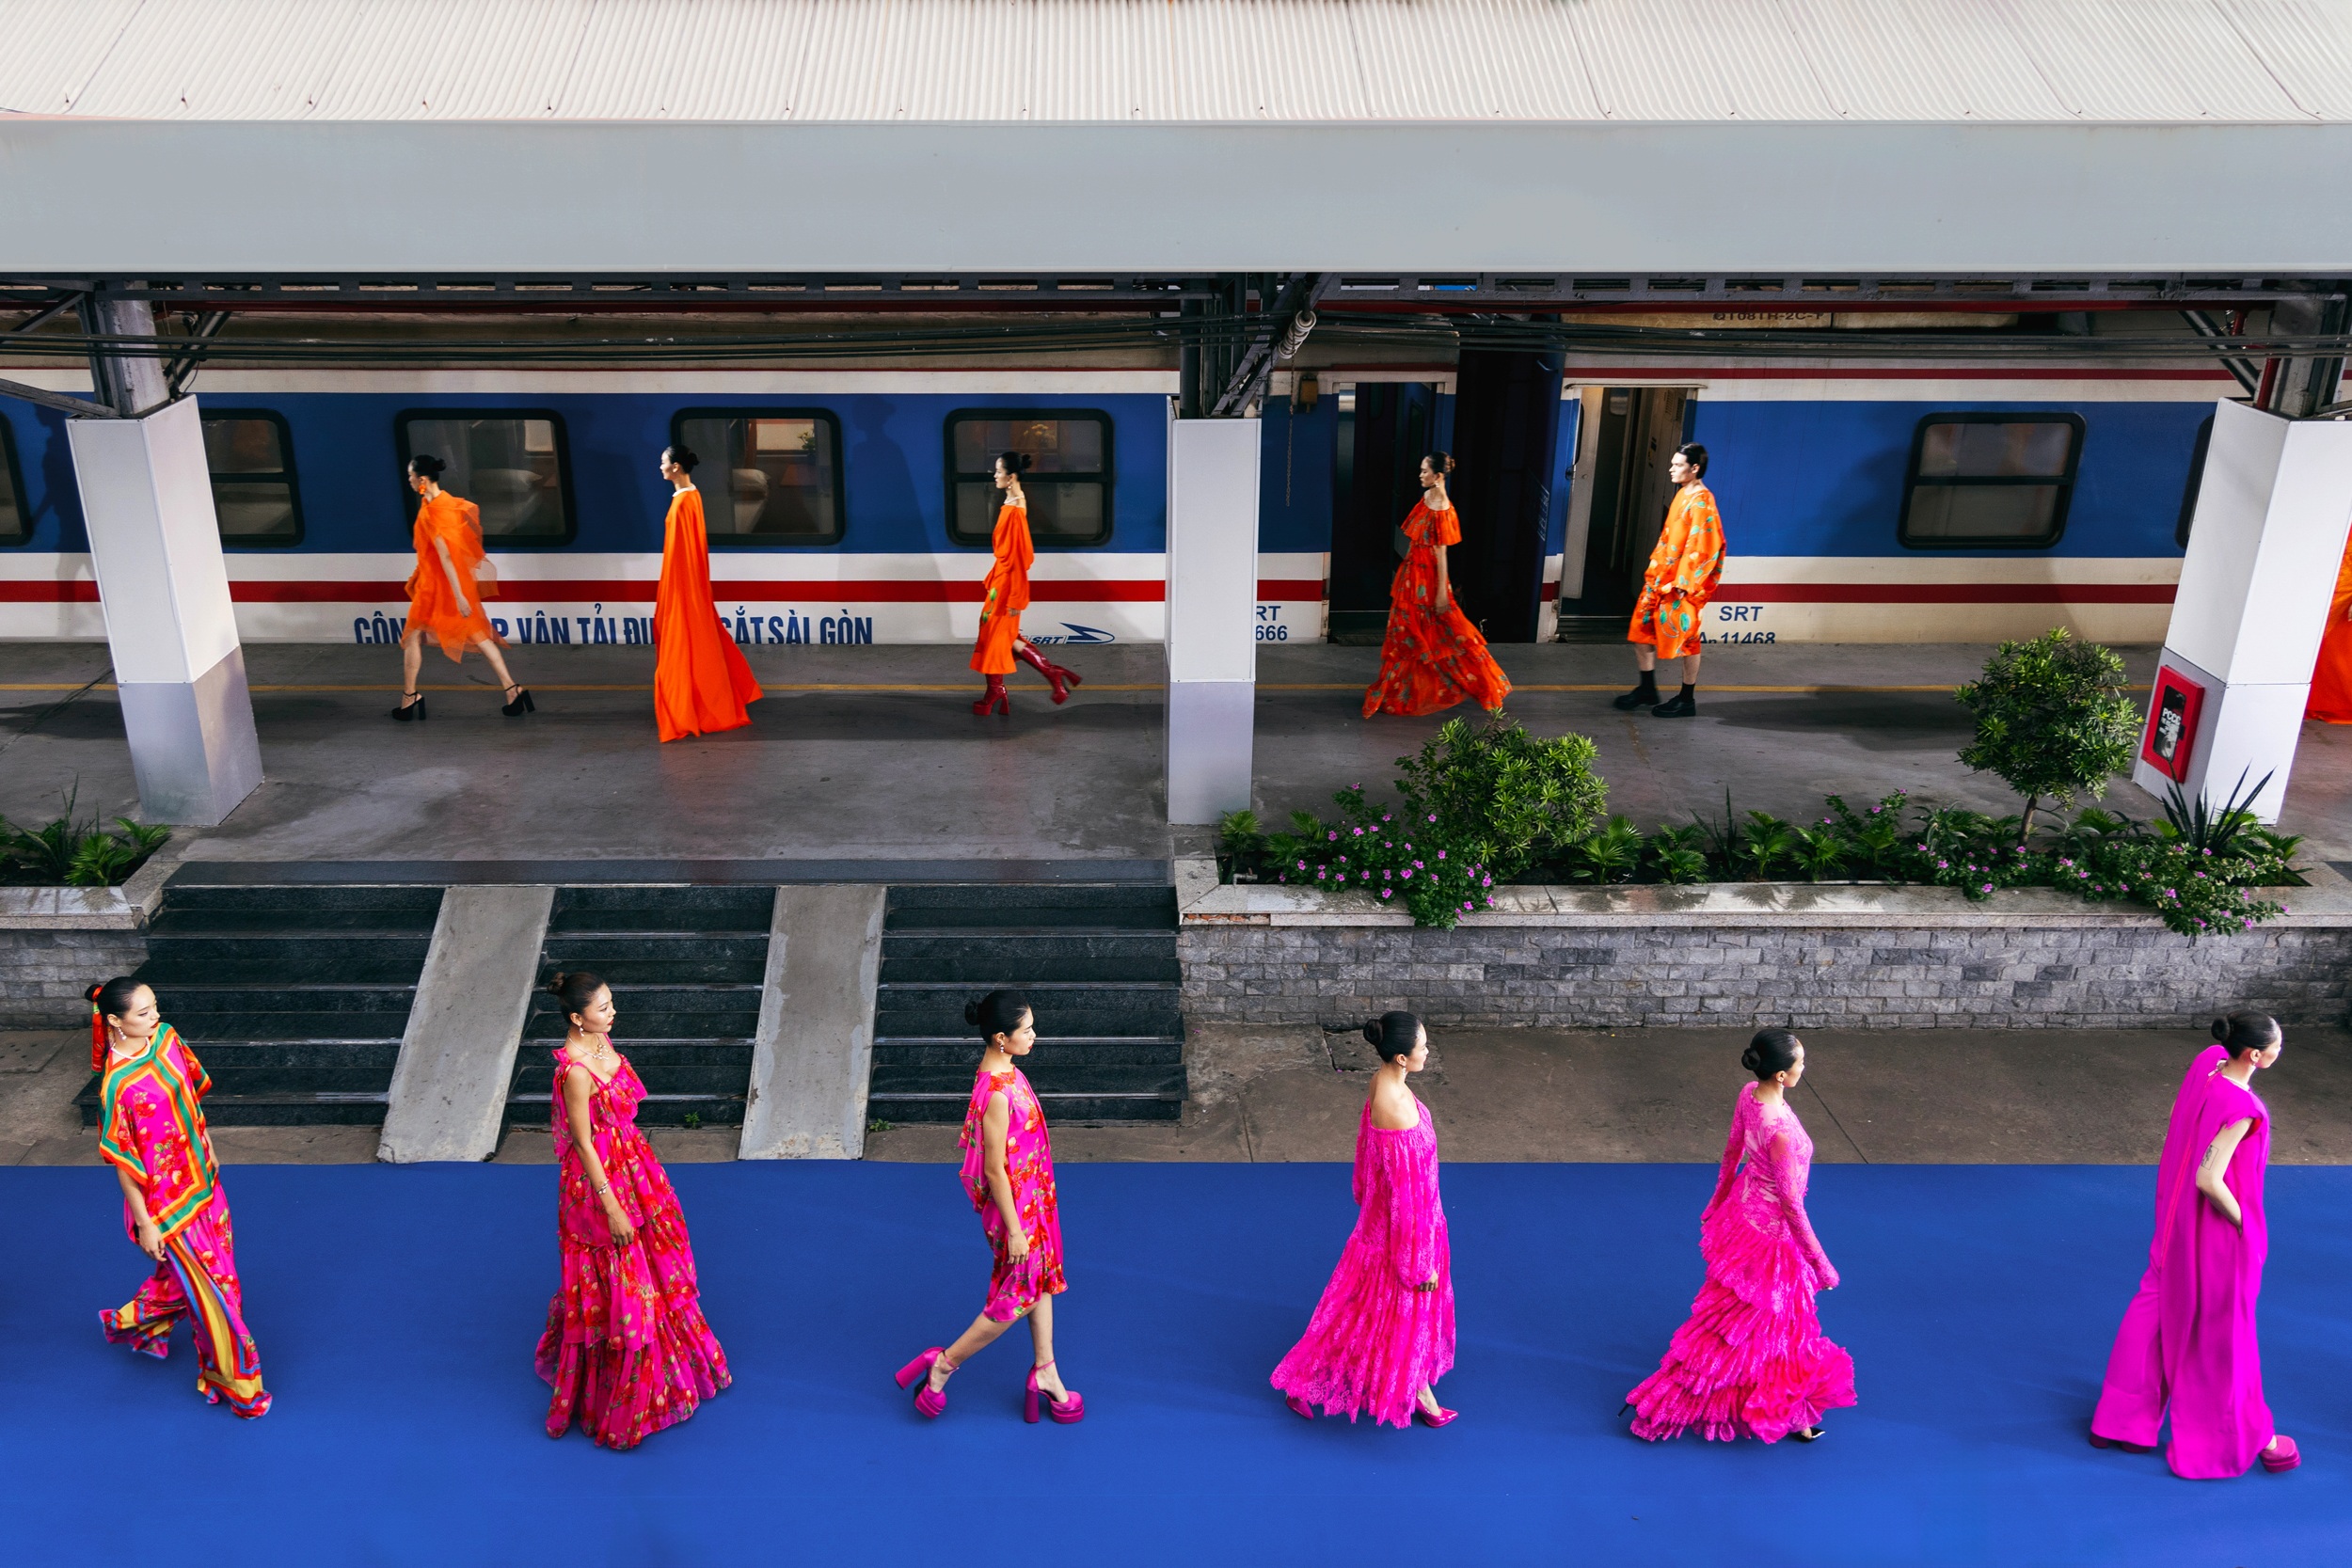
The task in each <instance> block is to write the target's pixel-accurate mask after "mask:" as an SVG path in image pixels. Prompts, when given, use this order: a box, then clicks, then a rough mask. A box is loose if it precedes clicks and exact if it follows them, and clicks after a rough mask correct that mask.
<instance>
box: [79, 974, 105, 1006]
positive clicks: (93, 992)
mask: <svg viewBox="0 0 2352 1568" xmlns="http://www.w3.org/2000/svg"><path fill="white" fill-rule="evenodd" d="M105 989H106V985H105V982H104V981H103V980H102V981H100V982H99V983H98V984H97V985H94V986H92V987H90V989H89V990H86V991H84V992H83V993H82V1000H83V1001H85V1002H87V1003H88V1004H89V1005H90V1006H97V1005H98V993H99V992H100V991H102V990H105Z"/></svg>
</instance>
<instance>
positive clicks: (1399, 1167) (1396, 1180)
mask: <svg viewBox="0 0 2352 1568" xmlns="http://www.w3.org/2000/svg"><path fill="white" fill-rule="evenodd" d="M1374 1158H1375V1160H1376V1161H1378V1163H1379V1169H1378V1170H1377V1171H1376V1172H1375V1175H1374V1178H1373V1185H1374V1187H1375V1197H1374V1201H1375V1202H1376V1203H1379V1204H1381V1205H1382V1206H1383V1207H1384V1208H1385V1209H1386V1210H1387V1212H1386V1214H1385V1215H1383V1216H1382V1217H1383V1218H1384V1219H1385V1220H1386V1222H1387V1224H1386V1234H1387V1247H1386V1251H1387V1253H1388V1258H1389V1261H1390V1263H1391V1266H1392V1267H1394V1269H1395V1270H1396V1281H1397V1283H1398V1284H1400V1285H1402V1286H1404V1287H1405V1288H1406V1290H1408V1291H1410V1290H1414V1289H1417V1288H1419V1287H1420V1286H1422V1285H1425V1284H1427V1283H1428V1282H1429V1280H1430V1277H1431V1276H1432V1275H1435V1274H1436V1273H1437V1272H1438V1162H1437V1151H1436V1150H1435V1149H1434V1148H1430V1147H1429V1146H1428V1145H1427V1144H1426V1143H1425V1142H1423V1141H1422V1139H1420V1138H1414V1137H1395V1136H1391V1137H1387V1138H1382V1139H1380V1140H1379V1147H1378V1149H1377V1152H1376V1153H1375V1155H1374Z"/></svg>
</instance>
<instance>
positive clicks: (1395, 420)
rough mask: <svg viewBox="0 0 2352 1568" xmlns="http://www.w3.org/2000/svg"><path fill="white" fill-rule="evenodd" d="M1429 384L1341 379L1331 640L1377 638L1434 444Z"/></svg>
mask: <svg viewBox="0 0 2352 1568" xmlns="http://www.w3.org/2000/svg"><path fill="white" fill-rule="evenodd" d="M1438 394H1439V388H1438V384H1437V383H1435V382H1427V381H1359V382H1356V383H1354V384H1353V385H1348V384H1345V383H1342V384H1340V385H1338V386H1337V387H1335V388H1334V389H1333V392H1332V396H1333V399H1334V401H1335V402H1336V403H1337V404H1338V421H1337V429H1336V431H1335V433H1334V434H1335V437H1336V438H1335V441H1334V445H1333V451H1332V465H1333V466H1332V473H1331V611H1330V614H1331V641H1334V642H1369V643H1376V642H1378V641H1380V639H1381V636H1382V634H1383V633H1384V632H1386V630H1387V629H1388V625H1389V584H1390V581H1391V579H1392V578H1394V577H1395V576H1396V568H1397V563H1398V562H1401V561H1403V560H1404V559H1405V530H1404V528H1403V526H1402V525H1403V524H1404V521H1405V515H1406V513H1408V512H1410V511H1411V510H1412V509H1413V503H1414V502H1415V501H1417V500H1419V499H1421V481H1420V477H1419V476H1420V472H1421V459H1422V453H1424V452H1426V451H1429V450H1430V449H1431V448H1432V447H1435V446H1437V445H1438Z"/></svg>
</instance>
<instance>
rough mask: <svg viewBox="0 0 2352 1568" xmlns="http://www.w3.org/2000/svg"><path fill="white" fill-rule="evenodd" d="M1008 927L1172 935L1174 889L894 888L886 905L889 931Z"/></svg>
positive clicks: (884, 919)
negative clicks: (1156, 932) (1170, 932)
mask: <svg viewBox="0 0 2352 1568" xmlns="http://www.w3.org/2000/svg"><path fill="white" fill-rule="evenodd" d="M1005 927H1032V928H1044V927H1090V928H1093V929H1098V930H1141V931H1159V930H1168V931H1172V930H1174V929H1175V928H1176V890H1175V889H1174V888H1172V887H1165V886H1157V885H1153V884H1150V883H1138V884H1115V883H1114V884H1085V883H1081V884H1074V885H1071V886H1053V885H1034V884H1028V885H1022V884H1016V885H1004V886H993V887H989V886H940V887H893V888H892V889H891V890H890V894H889V897H888V900H887V901H886V902H885V904H884V905H883V914H882V929H883V930H884V931H885V932H898V931H921V930H933V931H954V930H969V929H973V928H980V929H987V930H997V929H1002V928H1005Z"/></svg>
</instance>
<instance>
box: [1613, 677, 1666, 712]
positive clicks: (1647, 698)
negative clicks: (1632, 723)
mask: <svg viewBox="0 0 2352 1568" xmlns="http://www.w3.org/2000/svg"><path fill="white" fill-rule="evenodd" d="M1657 701H1658V676H1657V674H1656V673H1654V672H1652V671H1648V670H1645V671H1643V672H1642V678H1641V680H1640V681H1639V682H1638V683H1636V684H1635V686H1634V688H1633V689H1632V690H1630V691H1629V692H1627V693H1626V694H1625V695H1624V696H1622V697H1615V698H1612V699H1611V705H1612V706H1613V707H1614V708H1616V710H1617V711H1618V712H1619V713H1631V712H1632V711H1633V710H1634V709H1635V708H1637V707H1649V706H1652V705H1655V704H1656V703H1657Z"/></svg>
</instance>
